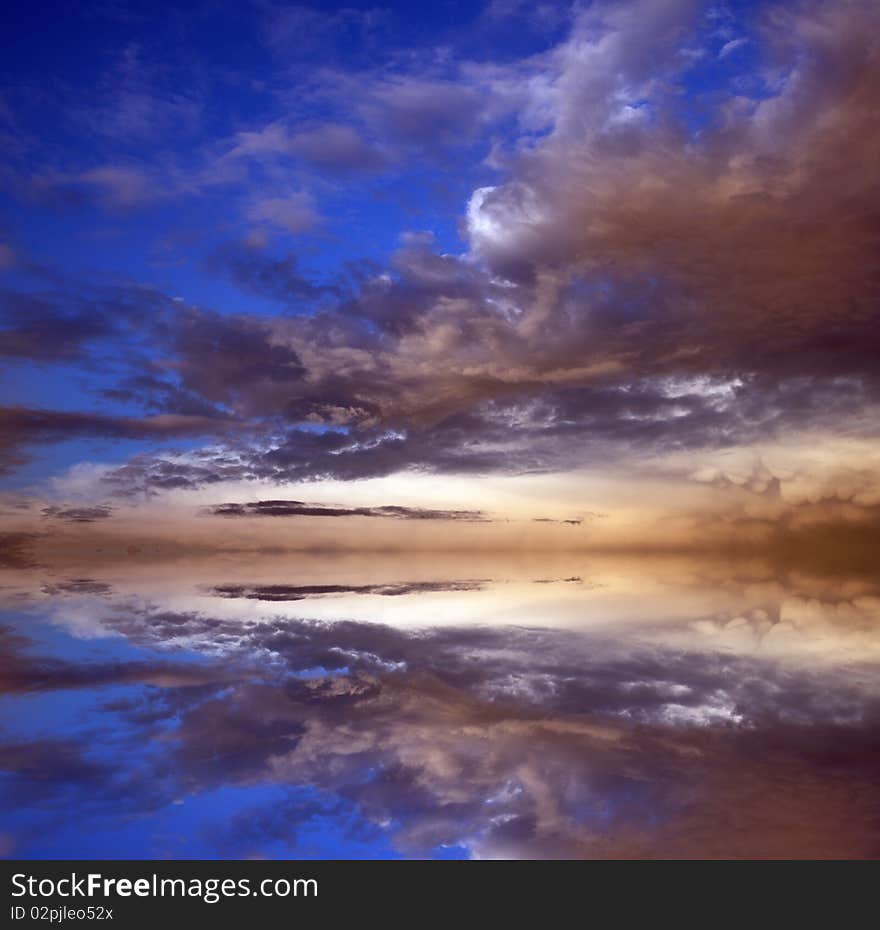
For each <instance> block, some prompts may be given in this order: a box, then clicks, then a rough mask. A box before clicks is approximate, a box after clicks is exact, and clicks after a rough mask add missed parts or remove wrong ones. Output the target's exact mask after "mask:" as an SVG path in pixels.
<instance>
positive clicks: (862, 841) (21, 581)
mask: <svg viewBox="0 0 880 930" xmlns="http://www.w3.org/2000/svg"><path fill="white" fill-rule="evenodd" d="M0 595H2V615H0V619H2V627H0V630H2V636H0V676H2V677H0V681H2V691H3V697H2V699H0V700H2V703H3V720H4V727H3V731H2V747H0V752H2V756H0V762H2V769H3V773H4V774H3V776H2V783H0V785H2V792H3V794H4V799H3V810H4V814H3V823H2V826H0V832H2V836H0V847H2V852H3V853H4V854H5V855H12V856H16V857H41V856H52V857H59V856H67V857H78V856H83V857H87V856H105V857H117V856H138V857H172V856H189V857H210V856H219V857H250V856H268V857H292V856H294V857H299V856H325V857H335V856H346V857H358V856H369V857H376V856H433V857H464V856H474V857H560V856H566V857H569V856H572V857H574V856H576V857H606V856H614V857H630V856H693V857H704V856H806V857H824V856H835V857H847V856H859V857H864V856H877V855H880V803H878V802H880V789H878V788H877V785H878V784H880V778H878V776H880V676H878V674H877V672H878V664H880V585H878V584H876V583H875V582H874V581H873V580H872V579H871V578H870V577H867V578H866V577H842V576H841V575H839V574H835V575H833V576H822V575H820V574H815V573H814V574H798V573H797V572H795V571H792V570H791V569H790V568H789V569H787V570H786V571H781V570H774V569H773V568H772V567H768V566H764V565H760V564H753V563H748V564H746V563H736V564H720V563H717V562H706V563H699V562H695V561H687V560H683V559H678V560H676V559H665V560H657V559H649V558H632V557H631V558H629V559H611V558H605V559H597V558H593V557H589V558H588V557H585V556H579V557H570V558H563V557H560V558H558V559H553V558H549V557H548V558H542V559H535V558H531V557H526V556H520V557H519V558H518V559H517V560H513V559H505V558H502V557H500V556H498V557H495V556H490V555H486V556H485V557H483V558H477V559H475V558H474V557H473V555H469V556H468V557H467V559H456V558H454V557H452V556H446V557H442V556H430V557H427V556H425V557H422V558H421V559H420V558H419V557H417V556H413V557H412V558H403V557H401V556H400V554H395V555H393V556H392V555H388V556H384V557H383V556H380V555H376V556H353V555H348V556H347V555H344V554H334V555H333V556H326V557H320V556H307V555H287V556H280V555H279V556H268V555H264V556H259V557H253V561H252V562H250V563H248V562H246V561H242V560H241V558H238V559H237V560H236V559H233V558H232V557H231V556H217V557H215V558H213V559H210V560H206V561H202V562H200V561H198V560H190V561H181V562H176V563H158V564H150V563H148V562H136V561H133V562H130V563H124V564H118V563H113V562H108V564H106V565H103V566H100V567H96V566H95V565H94V564H93V565H91V566H90V567H89V569H88V571H84V570H82V569H81V568H78V567H77V566H76V565H70V566H68V567H66V568H65V569H63V570H62V569H59V568H57V567H56V568H55V569H52V570H49V569H45V568H42V569H41V568H39V567H26V566H19V567H15V566H12V567H10V568H8V569H6V570H5V571H4V572H3V573H2V575H0Z"/></svg>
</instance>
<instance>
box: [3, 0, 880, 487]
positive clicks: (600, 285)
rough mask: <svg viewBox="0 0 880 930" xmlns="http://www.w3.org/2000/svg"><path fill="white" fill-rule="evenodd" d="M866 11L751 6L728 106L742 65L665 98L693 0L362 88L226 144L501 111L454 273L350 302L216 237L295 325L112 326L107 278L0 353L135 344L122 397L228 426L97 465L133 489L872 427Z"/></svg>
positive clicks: (224, 254) (346, 288)
mask: <svg viewBox="0 0 880 930" xmlns="http://www.w3.org/2000/svg"><path fill="white" fill-rule="evenodd" d="M875 20H876V12H875V10H874V8H873V6H872V5H871V4H867V3H861V2H852V3H848V4H844V5H842V6H838V7H835V8H834V9H833V10H832V9H830V8H829V7H827V6H826V5H821V4H819V5H814V4H804V5H799V6H797V7H796V8H792V9H786V10H784V11H783V10H779V9H776V10H775V11H774V10H764V11H757V12H756V14H755V17H754V20H753V21H752V22H750V23H749V36H750V41H751V42H753V43H754V45H755V54H756V55H757V56H758V58H759V61H760V67H759V68H758V69H757V70H755V69H752V71H754V73H755V74H757V75H758V78H760V80H758V78H756V80H758V84H755V85H749V87H750V88H751V89H747V92H744V91H743V88H742V86H740V85H739V84H737V83H736V80H737V78H741V77H742V75H741V74H737V73H736V64H735V62H736V60H737V59H739V58H740V57H741V56H730V57H731V64H730V68H732V69H733V72H734V73H732V74H731V76H730V77H729V81H728V78H727V77H726V76H724V75H722V76H721V78H719V80H721V86H720V87H719V88H717V89H716V90H715V91H713V93H712V94H711V95H708V96H707V97H706V98H705V99H703V98H700V100H699V101H697V103H699V107H702V108H705V109H701V110H700V112H695V111H690V110H688V109H687V107H688V106H689V105H691V104H693V105H694V106H696V105H697V103H694V101H693V100H692V101H691V104H688V100H687V99H685V97H686V95H685V96H683V95H682V94H681V93H680V92H679V91H680V88H681V85H682V82H684V81H688V80H691V79H692V77H693V75H692V70H691V69H693V68H694V67H695V65H694V61H695V58H694V56H693V55H690V54H687V55H686V54H683V53H682V51H683V50H687V49H691V48H693V47H697V48H702V47H704V46H705V47H706V48H710V47H711V48H712V49H714V48H716V47H717V45H718V36H717V35H716V32H717V28H718V27H717V23H715V22H714V21H709V20H707V19H706V18H705V17H704V16H702V15H701V13H700V10H699V8H698V6H697V5H696V4H693V3H690V2H685V0H681V2H675V3H669V4H661V5H658V4H656V3H646V2H634V3H626V4H594V5H592V6H591V7H589V8H588V9H585V10H582V11H579V12H578V14H577V15H576V16H575V18H574V19H573V21H572V25H571V28H570V31H569V33H568V34H567V35H566V36H565V37H564V38H562V39H561V40H560V41H558V42H557V43H556V44H555V45H553V46H552V47H550V48H547V49H546V50H545V51H543V52H540V53H537V54H535V55H531V56H528V57H525V58H522V59H520V60H512V61H509V62H505V63H496V64H494V65H492V66H491V67H489V66H486V67H485V68H480V67H477V66H472V67H470V66H469V67H465V65H464V64H463V63H462V62H456V63H455V67H452V66H451V67H450V68H449V69H448V70H447V72H445V73H444V76H442V77H440V76H438V75H434V76H427V75H426V74H421V75H420V76H415V75H413V74H411V73H409V72H407V73H404V72H403V71H401V73H399V74H397V73H395V74H392V75H385V76H384V77H383V78H381V79H377V80H376V81H374V82H373V83H370V84H368V85H365V86H364V87H363V88H361V90H360V92H359V93H358V94H357V95H355V96H354V97H352V100H351V102H350V107H349V109H350V111H351V113H352V114H354V115H353V116H352V122H351V125H350V126H349V123H341V122H338V121H328V122H326V123H308V124H307V125H306V126H300V127H299V128H296V127H294V126H293V124H289V123H288V122H286V121H280V122H274V123H271V124H267V125H266V126H264V127H263V128H262V129H258V130H254V131H252V132H251V133H249V134H240V135H239V136H237V137H236V139H237V142H236V145H237V146H238V151H239V154H240V155H241V156H242V157H244V156H245V155H247V156H248V157H253V158H258V157H267V158H268V157H276V156H286V155H289V154H290V153H292V152H293V150H294V149H296V148H297V147H298V146H299V149H300V152H301V154H302V153H307V150H308V151H311V154H312V155H313V156H314V155H316V153H317V152H318V151H319V149H320V150H322V151H323V149H322V146H326V147H327V150H328V151H329V150H330V149H333V146H334V144H336V145H338V146H340V147H341V148H344V146H343V145H342V143H343V142H345V143H346V144H348V143H351V144H352V145H353V146H355V145H356V143H355V141H354V140H355V135H353V134H356V135H358V136H359V137H361V136H363V133H362V132H361V130H362V129H363V130H364V132H367V129H369V132H367V135H366V136H363V137H364V138H367V137H369V138H370V139H372V138H374V135H370V133H378V132H380V131H381V135H382V138H387V139H389V140H391V142H390V143H389V144H391V143H393V144H394V145H399V146H403V147H406V146H407V145H412V146H417V145H421V144H422V143H423V142H424V144H425V145H428V146H429V147H430V146H432V145H433V146H440V147H441V148H442V146H443V145H444V144H445V143H444V142H443V138H444V137H449V138H450V139H454V138H464V137H466V136H468V134H469V133H471V132H472V131H476V130H475V127H476V128H477V129H478V128H480V127H483V128H485V126H486V125H488V124H489V123H488V122H486V121H489V122H491V121H492V120H495V119H496V118H497V119H502V117H501V116H500V114H502V113H503V114H505V116H504V117H503V119H507V120H509V122H508V124H507V131H506V132H505V133H504V134H502V136H501V137H500V138H499V139H498V141H497V145H495V146H494V148H493V152H492V156H491V161H492V167H493V171H494V172H495V174H496V175H497V177H496V178H495V179H494V181H493V183H491V184H483V185H481V186H480V187H478V188H476V190H475V191H474V192H473V194H472V196H471V197H470V201H469V204H464V203H463V204H462V209H464V208H465V207H467V216H466V217H464V227H463V230H464V233H465V234H466V236H467V250H466V252H465V253H464V254H459V255H456V254H450V253H449V252H446V251H442V250H441V249H440V248H439V247H438V245H437V244H436V242H435V241H434V240H433V239H432V238H431V237H430V236H426V235H419V234H415V235H412V234H411V235H408V236H404V237H403V239H402V241H401V246H400V248H399V249H398V251H397V252H396V253H395V254H394V255H393V256H392V258H391V260H390V262H389V263H388V266H387V268H375V269H370V270H369V271H364V272H363V273H361V274H360V275H358V276H355V277H352V280H351V281H350V282H348V283H346V284H345V285H343V284H341V283H340V282H341V281H342V280H343V279H342V276H338V277H331V278H330V279H328V280H326V281H316V280H312V279H311V277H310V276H309V275H307V274H305V273H304V272H303V271H302V269H301V268H300V265H299V262H298V261H297V260H296V259H295V258H294V257H292V256H282V257H276V256H272V255H270V254H269V253H267V252H265V251H263V250H260V249H256V248H252V247H251V248H249V247H247V246H234V245H227V246H226V247H223V248H221V249H220V250H218V251H217V253H216V254H215V255H214V257H213V259H212V262H213V263H214V264H213V267H215V268H217V269H220V270H221V271H222V273H223V274H225V275H227V276H228V277H229V278H230V279H231V280H233V281H234V282H236V283H237V284H238V285H239V286H240V287H241V288H242V289H243V290H245V291H249V292H251V293H255V294H259V295H261V296H267V297H269V298H270V299H274V300H279V301H282V302H283V303H284V304H286V305H287V306H288V307H290V308H295V309H296V311H297V312H291V313H286V314H284V315H279V316H266V317H262V316H258V315H257V314H237V315H235V316H232V315H230V314H228V313H223V312H213V311H210V310H204V309H199V308H195V307H189V306H186V305H179V306H178V305H172V302H170V301H168V300H167V298H163V297H162V296H161V295H153V296H152V297H151V298H150V299H149V301H148V300H147V299H146V298H144V297H141V298H140V302H139V301H138V300H135V299H134V298H132V303H133V305H134V306H139V307H140V306H145V305H146V304H147V303H149V302H150V301H152V302H153V305H154V309H153V310H151V311H150V313H149V314H144V315H141V316H138V315H137V314H135V315H132V316H130V317H129V316H126V314H125V313H123V314H122V317H121V318H122V319H123V320H127V319H130V320H131V323H130V324H126V326H125V327H123V328H122V330H120V329H119V323H118V322H117V316H116V315H114V314H113V313H111V312H110V301H111V300H112V301H114V302H115V305H116V306H119V305H120V304H121V305H123V306H124V299H123V298H122V296H121V294H120V293H119V292H120V291H121V290H123V289H121V288H120V289H118V290H117V291H116V292H114V295H113V296H112V297H109V296H108V310H107V312H106V313H104V312H98V313H96V314H92V313H91V312H86V310H85V307H86V306H87V304H86V303H85V301H84V300H83V298H82V295H80V294H78V293H68V292H62V293H52V294H48V293H47V294H46V295H40V296H39V297H37V298H35V297H33V296H32V295H28V296H22V295H18V296H16V297H15V298H14V302H13V306H12V310H11V311H10V313H9V316H8V320H9V328H8V330H7V332H6V333H5V334H4V338H3V340H2V341H0V345H5V346H6V347H7V348H6V351H7V352H9V353H10V354H16V355H19V356H23V357H35V358H37V357H44V358H47V359H63V358H77V359H79V358H82V357H84V355H86V354H87V353H89V352H91V351H93V349H92V345H93V343H95V342H96V341H101V340H106V341H108V342H112V341H113V340H118V341H122V342H125V340H127V339H133V338H134V336H133V333H137V334H138V337H139V338H141V339H143V340H144V342H146V343H147V344H148V345H149V346H150V348H151V350H152V352H154V353H155V357H157V358H160V359H161V365H160V366H159V367H160V368H161V371H159V370H157V371H148V372H144V371H143V369H144V367H145V366H144V365H143V361H142V356H141V360H140V361H136V360H135V359H134V357H131V359H130V363H131V365H132V367H134V368H136V369H138V370H137V371H135V372H131V371H129V372H127V373H126V374H127V376H128V378H127V381H126V382H125V383H123V384H120V386H119V388H118V391H119V392H122V393H118V394H116V395H114V396H117V397H119V398H120V399H121V398H122V397H123V395H124V394H125V392H128V394H127V395H125V396H127V397H129V398H130V399H137V398H141V399H143V400H144V401H146V402H147V403H149V404H150V405H151V406H150V408H149V413H155V414H159V415H163V414H173V415H182V414H183V413H184V411H186V412H187V413H190V412H191V413H192V415H195V412H196V411H199V412H200V413H201V414H202V415H205V416H208V418H209V419H210V416H211V414H210V411H211V410H212V409H213V410H215V411H218V412H221V411H222V412H226V413H227V414H232V415H234V416H235V417H236V418H237V424H238V425H237V427H236V429H235V430H232V431H230V432H228V433H227V434H226V437H225V438H224V442H223V445H222V448H219V447H215V448H214V449H213V450H203V452H201V453H199V455H198V456H196V457H194V458H193V459H191V460H189V461H187V460H184V459H179V458H177V459H174V460H173V461H172V460H170V459H168V458H165V459H163V458H160V457H156V458H155V459H154V460H152V461H151V460H150V459H149V458H141V459H139V460H138V461H137V462H133V463H131V465H130V467H129V466H126V467H125V468H124V469H123V470H120V471H119V472H117V473H116V474H115V475H111V476H110V480H112V481H116V482H118V483H120V484H121V483H122V482H124V481H126V480H130V481H131V482H132V484H133V485H138V486H141V485H144V484H147V485H149V484H150V482H151V481H153V477H152V476H153V475H154V474H155V476H156V478H157V480H158V481H159V482H160V485H158V486H163V487H168V486H169V484H172V485H173V486H176V487H195V486H197V485H198V484H199V483H200V482H203V483H204V482H217V481H219V480H222V479H223V478H228V477H231V478H253V477H256V478H260V479H266V480H270V481H298V480H305V479H314V478H339V479H357V478H367V477H375V476H382V475H388V474H391V473H394V472H396V471H403V470H417V471H422V472H427V473H448V472H457V473H461V474H488V473H495V472H507V473H509V472H514V473H521V472H532V471H548V470H564V469H571V468H583V467H593V466H596V467H598V466H600V465H602V463H607V462H609V461H615V462H624V463H627V465H628V466H630V465H631V466H633V467H635V466H637V465H638V463H640V462H644V461H647V460H650V459H651V458H656V457H657V456H662V455H667V454H677V453H680V452H682V451H694V452H696V451H698V450H700V451H706V452H712V451H714V450H718V449H722V448H725V447H735V446H744V445H749V444H754V443H756V442H765V443H773V442H779V443H785V442H786V441H787V440H789V439H790V438H791V437H792V436H793V435H796V434H798V433H800V432H804V431H811V432H815V433H816V434H820V433H826V434H828V435H843V434H846V435H859V436H863V437H864V436H868V437H869V436H873V435H876V426H875V424H874V421H873V417H872V415H871V411H872V410H873V409H874V407H875V405H876V402H877V397H878V393H880V381H878V379H877V372H876V365H875V363H874V360H875V358H876V355H877V351H878V349H880V345H878V341H877V340H878V336H877V332H878V330H877V327H876V326H875V325H874V308H875V307H876V305H877V300H878V298H880V293H878V290H877V281H876V280H875V276H874V275H873V273H872V271H871V269H872V267H873V256H874V252H875V245H876V242H875V240H876V217H875V213H876V208H875V201H876V196H875V188H876V183H875V181H876V175H877V166H876V159H874V158H873V154H872V153H873V151H874V148H875V147H876V146H875V141H876V137H877V134H878V129H877V126H876V120H875V118H874V115H873V112H874V111H873V109H872V106H871V100H872V99H873V98H872V88H873V87H874V85H875V83H876V80H875V78H876V74H875V72H876V69H877V62H876V56H873V54H872V51H871V46H870V42H869V41H868V40H867V38H866V37H868V36H870V35H872V34H873V32H874V31H875V30H874V28H873V27H874V26H875V25H876V23H875ZM750 68H751V66H750ZM428 70H430V69H428ZM750 73H751V72H750ZM325 77H326V76H325ZM344 77H345V75H343V76H342V77H341V78H340V81H341V83H340V87H342V88H343V90H344V89H345V88H348V87H349V86H350V85H351V84H352V83H353V82H354V79H353V78H352V80H351V81H349V82H347V83H346V81H344V80H343V78H344ZM348 77H349V78H351V77H352V76H351V74H349V75H348ZM342 92H343V91H340V93H342ZM688 99H690V98H688ZM358 121H360V122H358ZM355 122H358V125H357V126H355ZM361 124H363V125H361ZM697 124H698V125H699V129H696V128H695V125H697ZM346 126H348V127H349V128H348V129H346V128H345V127H346ZM364 127H367V128H364ZM310 147H311V148H310ZM233 151H235V147H233ZM340 157H341V156H340ZM343 160H344V159H343ZM276 182H277V178H275V179H274V180H273V181H272V184H271V185H270V187H271V190H270V189H269V188H266V189H265V190H264V191H263V192H262V193H260V194H259V196H257V197H255V198H252V199H251V200H249V201H248V203H249V204H250V209H251V220H252V221H254V222H256V223H259V224H261V223H267V224H268V225H270V226H275V227H278V228H284V229H286V230H287V231H289V232H293V233H298V232H301V231H303V230H305V229H306V228H308V227H310V226H311V225H312V224H313V223H314V222H315V215H314V214H315V210H316V207H315V204H314V202H313V200H312V197H311V195H310V194H309V193H308V192H307V191H306V189H305V188H300V189H298V190H297V189H294V193H292V194H291V193H286V194H279V195H276V194H275V193H274V192H275V191H278V190H281V189H282V188H280V187H278V186H277V183H276ZM284 190H290V188H284ZM683 192H687V196H684V195H683ZM829 231H833V236H831V239H829ZM349 277H351V276H349ZM44 326H45V327H46V329H45V331H46V332H48V333H49V335H48V337H46V338H45V339H43V338H41V333H42V332H43V331H44V330H43V329H42V327H44ZM145 374H147V375H149V377H150V378H153V379H155V381H154V382H153V385H152V386H150V385H148V384H146V383H145V382H143V381H141V382H140V386H139V387H138V386H137V385H136V384H135V381H134V380H133V378H132V375H134V377H135V378H137V376H141V377H143V376H144V375H145ZM111 390H112V389H111ZM106 396H111V395H106ZM315 427H318V430H317V431H316V429H315ZM322 429H323V430H324V431H323V432H321V431H320V430H322Z"/></svg>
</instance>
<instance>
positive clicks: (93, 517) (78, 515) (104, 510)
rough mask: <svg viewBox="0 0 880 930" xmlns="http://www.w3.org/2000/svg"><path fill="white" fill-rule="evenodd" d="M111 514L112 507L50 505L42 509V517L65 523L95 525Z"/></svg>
mask: <svg viewBox="0 0 880 930" xmlns="http://www.w3.org/2000/svg"><path fill="white" fill-rule="evenodd" d="M112 513H113V508H112V507H107V506H94V507H59V506H57V505H52V506H50V507H44V508H43V516H44V517H47V518H49V519H52V520H63V521H65V522H66V523H95V522H97V521H98V520H106V519H108V518H109V517H110V516H111V515H112Z"/></svg>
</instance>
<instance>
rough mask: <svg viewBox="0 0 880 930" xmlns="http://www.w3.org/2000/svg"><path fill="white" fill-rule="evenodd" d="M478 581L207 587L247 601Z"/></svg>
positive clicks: (459, 586)
mask: <svg viewBox="0 0 880 930" xmlns="http://www.w3.org/2000/svg"><path fill="white" fill-rule="evenodd" d="M484 584H485V582H482V581H409V582H402V583H400V584H363V585H342V584H309V585H290V584H263V585H242V584H224V585H218V586H217V587H215V588H212V589H211V593H212V594H215V595H217V596H218V597H243V598H247V599H248V600H251V601H301V600H304V599H305V598H308V597H320V596H322V595H325V594H379V595H382V596H384V597H401V596H403V595H405V594H422V593H426V592H434V591H479V590H480V589H481V588H482V587H483V586H484Z"/></svg>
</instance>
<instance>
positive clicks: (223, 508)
mask: <svg viewBox="0 0 880 930" xmlns="http://www.w3.org/2000/svg"><path fill="white" fill-rule="evenodd" d="M211 513H214V514H217V515H219V516H222V517H388V518H391V519H395V520H466V521H467V522H469V523H475V522H483V521H485V520H486V519H487V517H486V516H485V515H484V514H483V513H482V512H481V511H479V510H431V509H428V508H424V507H397V506H392V505H389V506H384V507H331V506H328V505H326V504H307V503H305V502H303V501H286V500H277V501H250V502H248V503H244V504H216V505H215V506H214V507H212V508H211ZM565 522H566V523H569V522H574V521H569V520H566V521H565ZM577 522H580V521H577Z"/></svg>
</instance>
